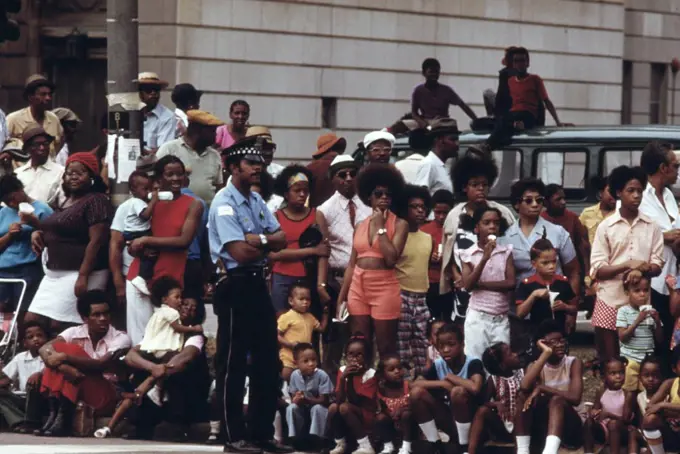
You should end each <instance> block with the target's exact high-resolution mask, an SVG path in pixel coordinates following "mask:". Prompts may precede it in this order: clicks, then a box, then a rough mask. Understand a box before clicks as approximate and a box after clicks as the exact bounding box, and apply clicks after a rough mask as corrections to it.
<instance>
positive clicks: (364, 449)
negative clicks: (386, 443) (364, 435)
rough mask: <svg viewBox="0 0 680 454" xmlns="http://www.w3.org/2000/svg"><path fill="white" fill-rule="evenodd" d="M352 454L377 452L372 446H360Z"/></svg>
mask: <svg viewBox="0 0 680 454" xmlns="http://www.w3.org/2000/svg"><path fill="white" fill-rule="evenodd" d="M352 454H375V450H374V449H373V447H371V446H359V448H358V449H357V450H356V451H354V452H352Z"/></svg>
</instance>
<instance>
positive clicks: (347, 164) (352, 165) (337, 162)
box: [328, 154, 359, 178]
mask: <svg viewBox="0 0 680 454" xmlns="http://www.w3.org/2000/svg"><path fill="white" fill-rule="evenodd" d="M342 169H356V170H359V163H357V162H356V161H355V160H354V158H353V157H351V156H350V155H346V154H339V155H337V156H336V157H335V159H333V161H331V165H330V166H329V167H328V176H330V177H331V178H332V177H333V175H335V174H336V173H337V172H338V171H340V170H342Z"/></svg>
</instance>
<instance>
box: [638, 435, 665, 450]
mask: <svg viewBox="0 0 680 454" xmlns="http://www.w3.org/2000/svg"><path fill="white" fill-rule="evenodd" d="M642 434H643V435H644V436H645V438H646V439H647V442H648V444H649V450H650V451H652V454H665V452H666V451H665V450H664V449H663V441H662V440H661V431H660V430H643V431H642Z"/></svg>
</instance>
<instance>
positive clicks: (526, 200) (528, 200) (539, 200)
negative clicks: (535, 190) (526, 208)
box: [522, 197, 545, 205]
mask: <svg viewBox="0 0 680 454" xmlns="http://www.w3.org/2000/svg"><path fill="white" fill-rule="evenodd" d="M522 202H524V203H526V204H527V205H531V204H533V203H534V202H536V204H537V205H543V202H545V197H524V198H523V199H522Z"/></svg>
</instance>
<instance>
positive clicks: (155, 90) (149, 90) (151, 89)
mask: <svg viewBox="0 0 680 454" xmlns="http://www.w3.org/2000/svg"><path fill="white" fill-rule="evenodd" d="M140 90H141V91H142V92H144V93H160V92H161V89H160V88H158V87H141V88H140Z"/></svg>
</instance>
